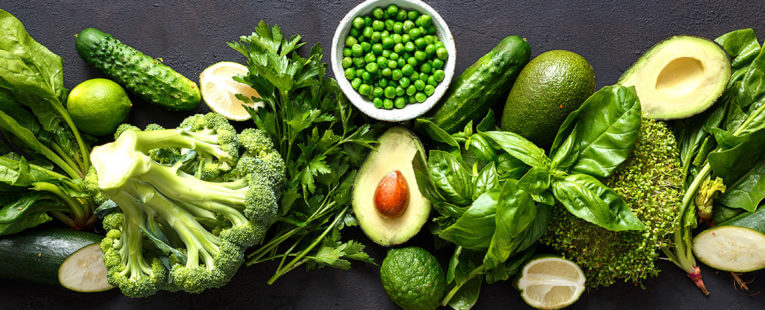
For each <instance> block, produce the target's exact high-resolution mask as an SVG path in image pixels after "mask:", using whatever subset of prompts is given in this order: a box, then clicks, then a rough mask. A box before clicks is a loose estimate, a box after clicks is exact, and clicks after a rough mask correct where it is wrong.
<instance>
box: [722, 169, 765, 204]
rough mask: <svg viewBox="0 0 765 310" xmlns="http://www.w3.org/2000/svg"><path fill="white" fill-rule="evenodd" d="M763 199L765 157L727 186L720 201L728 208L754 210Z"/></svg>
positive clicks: (764, 190)
mask: <svg viewBox="0 0 765 310" xmlns="http://www.w3.org/2000/svg"><path fill="white" fill-rule="evenodd" d="M763 199H765V159H762V160H760V161H759V162H758V163H757V165H755V166H754V167H753V168H752V169H751V170H749V172H747V173H746V174H745V175H744V176H742V177H741V178H740V179H738V181H736V183H734V184H733V185H731V186H729V187H728V189H727V190H726V191H725V195H724V196H722V197H721V198H720V200H719V201H720V203H722V204H723V205H725V206H727V207H728V208H741V209H744V210H746V211H749V212H754V211H755V210H756V209H757V206H758V205H759V204H760V202H762V200H763Z"/></svg>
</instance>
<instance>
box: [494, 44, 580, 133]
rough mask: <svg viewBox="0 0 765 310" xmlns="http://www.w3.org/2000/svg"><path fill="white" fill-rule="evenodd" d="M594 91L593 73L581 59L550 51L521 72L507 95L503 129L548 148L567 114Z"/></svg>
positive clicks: (573, 55) (569, 53) (557, 51)
mask: <svg viewBox="0 0 765 310" xmlns="http://www.w3.org/2000/svg"><path fill="white" fill-rule="evenodd" d="M593 92H595V71H594V70H593V69H592V66H591V65H590V64H589V63H588V62H587V60H585V59H584V58H583V57H582V56H580V55H578V54H576V53H574V52H569V51H563V50H553V51H548V52H545V53H542V54H540V55H539V56H537V57H536V58H534V59H533V60H532V61H531V62H529V64H528V65H526V67H524V68H523V70H521V73H520V74H519V75H518V78H517V79H516V81H515V84H514V85H513V88H512V89H511V90H510V94H509V95H508V96H507V102H506V103H505V109H504V112H503V113H502V122H501V127H502V129H503V130H506V131H511V132H515V133H517V134H520V135H522V136H524V137H525V138H527V139H529V140H530V141H532V142H534V143H536V144H537V145H539V146H548V145H550V143H552V141H553V139H554V138H555V134H556V133H557V132H558V127H560V125H561V124H562V123H563V121H564V120H565V119H566V117H567V116H568V114H569V113H571V112H572V111H574V110H576V109H577V108H579V106H580V105H582V103H583V102H584V101H585V100H586V99H587V98H588V97H589V96H590V95H592V93H593Z"/></svg>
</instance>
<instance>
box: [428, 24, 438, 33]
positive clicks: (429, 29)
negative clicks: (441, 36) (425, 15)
mask: <svg viewBox="0 0 765 310" xmlns="http://www.w3.org/2000/svg"><path fill="white" fill-rule="evenodd" d="M428 34H436V27H433V26H430V27H428Z"/></svg>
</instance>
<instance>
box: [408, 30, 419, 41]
mask: <svg viewBox="0 0 765 310" xmlns="http://www.w3.org/2000/svg"><path fill="white" fill-rule="evenodd" d="M408 33H409V36H411V37H412V38H413V39H417V38H419V37H420V36H421V35H422V31H420V28H412V29H410V30H409V32H408Z"/></svg>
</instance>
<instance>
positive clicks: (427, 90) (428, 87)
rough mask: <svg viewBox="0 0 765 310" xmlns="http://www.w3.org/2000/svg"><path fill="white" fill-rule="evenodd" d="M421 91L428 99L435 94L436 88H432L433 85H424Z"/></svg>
mask: <svg viewBox="0 0 765 310" xmlns="http://www.w3.org/2000/svg"><path fill="white" fill-rule="evenodd" d="M422 91H423V92H424V93H425V94H426V95H428V97H430V96H431V95H433V93H434V92H436V88H435V87H433V85H425V88H424V89H423V90H422Z"/></svg>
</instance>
